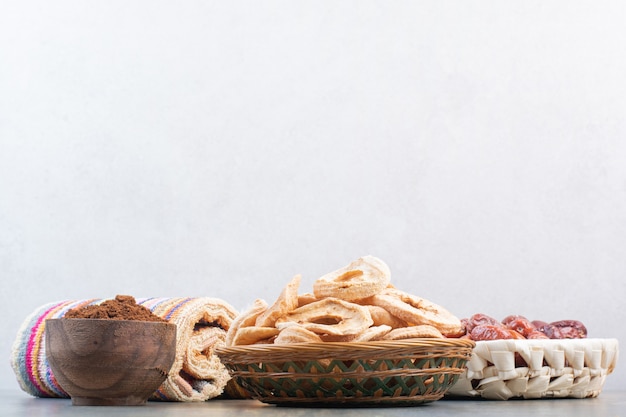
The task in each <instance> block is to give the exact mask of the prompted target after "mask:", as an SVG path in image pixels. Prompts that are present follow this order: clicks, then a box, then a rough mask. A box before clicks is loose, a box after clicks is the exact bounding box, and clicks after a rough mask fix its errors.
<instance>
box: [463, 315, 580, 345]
mask: <svg viewBox="0 0 626 417" xmlns="http://www.w3.org/2000/svg"><path fill="white" fill-rule="evenodd" d="M461 322H462V323H463V326H464V328H465V336H463V337H467V338H469V339H472V340H474V341H480V340H500V339H584V338H586V337H587V328H586V327H585V325H584V324H582V323H581V322H580V321H578V320H560V321H555V322H552V323H546V322H544V321H540V320H533V321H530V320H528V319H527V318H526V317H524V316H517V315H511V316H507V317H505V318H504V320H502V321H498V320H496V319H494V318H493V317H490V316H488V315H486V314H481V313H477V314H474V315H473V316H472V317H470V318H467V319H462V320H461Z"/></svg>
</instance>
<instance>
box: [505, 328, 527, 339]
mask: <svg viewBox="0 0 626 417" xmlns="http://www.w3.org/2000/svg"><path fill="white" fill-rule="evenodd" d="M507 330H508V331H509V334H510V335H511V339H524V340H526V337H524V335H523V334H521V333H520V332H518V331H517V330H514V329H507Z"/></svg>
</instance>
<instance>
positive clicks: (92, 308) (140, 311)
mask: <svg viewBox="0 0 626 417" xmlns="http://www.w3.org/2000/svg"><path fill="white" fill-rule="evenodd" d="M63 318H69V319H108V320H138V321H160V322H167V320H164V319H162V318H161V317H159V316H157V315H156V314H153V313H152V312H151V311H150V310H149V309H148V308H146V307H144V306H142V305H139V304H137V301H136V300H135V298H134V297H132V296H130V295H116V296H115V299H114V300H106V301H104V302H102V303H101V304H98V305H88V306H84V307H80V308H73V309H71V310H69V311H68V312H67V313H65V315H64V316H63Z"/></svg>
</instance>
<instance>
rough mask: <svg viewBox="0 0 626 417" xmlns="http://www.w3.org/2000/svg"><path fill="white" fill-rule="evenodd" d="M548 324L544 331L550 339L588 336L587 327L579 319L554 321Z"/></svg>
mask: <svg viewBox="0 0 626 417" xmlns="http://www.w3.org/2000/svg"><path fill="white" fill-rule="evenodd" d="M548 326H549V327H548V329H546V331H545V332H544V333H545V334H546V336H548V337H549V338H550V339H584V338H586V337H587V328H586V327H585V325H584V324H582V323H581V322H580V321H578V320H560V321H554V322H552V323H550V324H549V325H548ZM548 332H550V333H548Z"/></svg>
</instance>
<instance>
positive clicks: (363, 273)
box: [226, 256, 464, 345]
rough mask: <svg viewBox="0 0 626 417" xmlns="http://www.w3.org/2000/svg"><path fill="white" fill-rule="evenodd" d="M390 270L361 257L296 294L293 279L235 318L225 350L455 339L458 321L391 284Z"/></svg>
mask: <svg viewBox="0 0 626 417" xmlns="http://www.w3.org/2000/svg"><path fill="white" fill-rule="evenodd" d="M390 275H391V274H390V271H389V267H388V266H387V265H386V264H385V263H384V262H383V261H382V260H380V259H378V258H376V257H373V256H364V257H362V258H359V259H357V260H355V261H353V262H351V263H350V264H349V265H346V266H345V267H343V268H340V269H338V270H336V271H333V272H330V273H328V274H326V275H324V276H322V277H320V278H318V279H317V280H316V281H315V282H314V284H313V293H305V294H298V288H299V285H300V281H301V277H300V275H296V276H295V277H294V278H293V279H292V280H291V281H290V282H289V283H288V284H287V286H286V287H285V288H284V289H283V291H282V293H281V294H280V296H279V297H278V299H277V300H276V301H275V302H274V303H273V304H272V305H271V306H268V304H267V303H266V302H265V301H264V300H261V299H257V300H256V301H255V302H254V305H253V306H252V308H250V309H249V310H248V311H246V312H244V313H242V314H240V315H239V316H238V317H237V318H236V319H235V320H234V321H233V323H232V325H231V327H230V329H229V331H228V334H227V336H226V344H227V345H251V344H260V343H274V344H287V343H301V342H366V341H378V340H398V339H409V338H422V337H435V338H443V337H460V336H462V335H463V334H464V331H463V326H462V324H461V321H460V320H459V319H458V318H457V317H456V316H454V315H453V314H451V313H450V312H449V311H447V310H446V309H445V308H443V307H441V306H439V305H437V304H435V303H432V302H430V301H428V300H426V299H424V298H421V297H419V296H416V295H413V294H409V293H407V292H404V291H401V290H399V289H397V288H395V287H394V286H393V285H391V284H390Z"/></svg>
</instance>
